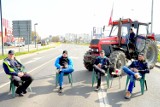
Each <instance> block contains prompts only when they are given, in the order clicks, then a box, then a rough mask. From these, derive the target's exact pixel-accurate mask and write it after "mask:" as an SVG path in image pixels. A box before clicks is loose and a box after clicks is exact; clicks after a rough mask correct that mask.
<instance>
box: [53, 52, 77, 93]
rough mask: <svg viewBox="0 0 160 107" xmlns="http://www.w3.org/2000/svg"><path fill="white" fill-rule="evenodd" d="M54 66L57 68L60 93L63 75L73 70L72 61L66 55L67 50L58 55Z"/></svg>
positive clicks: (60, 91)
mask: <svg viewBox="0 0 160 107" xmlns="http://www.w3.org/2000/svg"><path fill="white" fill-rule="evenodd" d="M55 66H56V68H57V69H58V72H57V73H59V86H60V87H59V91H58V92H59V93H62V84H63V75H64V74H69V73H72V72H73V71H74V69H73V62H72V60H71V59H70V58H69V57H68V52H67V51H66V50H64V51H63V53H62V55H61V56H59V57H58V58H57V59H56V61H55Z"/></svg>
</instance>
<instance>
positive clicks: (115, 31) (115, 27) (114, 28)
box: [110, 25, 118, 36]
mask: <svg viewBox="0 0 160 107" xmlns="http://www.w3.org/2000/svg"><path fill="white" fill-rule="evenodd" d="M117 33H118V25H116V26H113V28H112V30H111V34H110V36H117Z"/></svg>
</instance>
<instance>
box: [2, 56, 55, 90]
mask: <svg viewBox="0 0 160 107" xmlns="http://www.w3.org/2000/svg"><path fill="white" fill-rule="evenodd" d="M55 59H56V57H55V58H53V59H51V60H49V61H48V62H46V63H43V64H42V65H40V66H38V67H36V68H34V69H32V70H31V71H28V73H31V72H33V71H35V70H37V69H39V68H41V67H43V66H44V65H46V64H48V63H50V62H51V61H53V60H55ZM8 84H10V82H7V83H4V84H2V85H0V88H2V87H4V86H6V85H8Z"/></svg>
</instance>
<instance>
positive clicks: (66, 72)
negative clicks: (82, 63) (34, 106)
mask: <svg viewBox="0 0 160 107" xmlns="http://www.w3.org/2000/svg"><path fill="white" fill-rule="evenodd" d="M73 71H74V69H73V68H65V69H62V70H61V72H60V73H59V86H60V87H62V85H63V75H64V74H69V73H72V72H73Z"/></svg>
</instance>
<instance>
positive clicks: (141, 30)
mask: <svg viewBox="0 0 160 107" xmlns="http://www.w3.org/2000/svg"><path fill="white" fill-rule="evenodd" d="M138 35H141V36H144V37H145V36H146V35H147V26H144V25H139V30H138Z"/></svg>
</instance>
